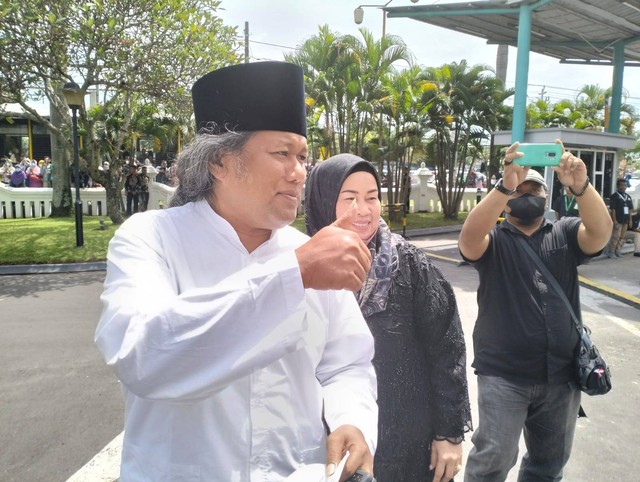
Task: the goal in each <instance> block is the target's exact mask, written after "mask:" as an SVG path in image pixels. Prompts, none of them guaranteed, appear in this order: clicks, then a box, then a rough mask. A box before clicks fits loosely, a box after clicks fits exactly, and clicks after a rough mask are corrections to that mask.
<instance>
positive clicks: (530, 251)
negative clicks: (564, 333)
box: [517, 236, 582, 335]
mask: <svg viewBox="0 0 640 482" xmlns="http://www.w3.org/2000/svg"><path fill="white" fill-rule="evenodd" d="M517 239H518V241H519V242H520V244H521V245H522V247H523V248H524V250H525V251H526V252H527V254H528V255H529V257H530V258H531V259H532V260H533V262H534V263H535V264H536V266H538V269H539V270H540V272H541V273H542V274H543V275H544V276H545V278H547V281H548V282H549V284H550V285H551V287H552V288H553V289H554V290H555V291H556V293H557V294H558V296H560V299H561V300H562V301H563V302H564V304H565V306H566V307H567V310H569V314H570V315H571V319H572V320H573V322H574V323H575V325H576V330H578V334H579V335H582V323H580V320H578V317H577V316H576V313H575V312H574V311H573V307H572V306H571V303H569V300H568V299H567V295H565V294H564V290H563V289H562V288H561V287H560V285H559V284H558V281H557V280H556V278H555V276H553V275H552V274H551V272H550V271H549V269H548V268H547V267H546V265H545V264H544V262H543V261H542V260H541V259H540V256H538V254H537V253H536V252H535V251H534V250H533V248H531V246H529V243H528V242H527V240H526V239H524V238H523V237H522V236H517Z"/></svg>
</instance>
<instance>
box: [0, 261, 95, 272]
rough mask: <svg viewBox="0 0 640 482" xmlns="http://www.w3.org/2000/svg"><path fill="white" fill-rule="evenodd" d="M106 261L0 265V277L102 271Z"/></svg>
mask: <svg viewBox="0 0 640 482" xmlns="http://www.w3.org/2000/svg"><path fill="white" fill-rule="evenodd" d="M106 269H107V262H106V261H96V262H92V263H63V264H13V265H11V264H10V265H0V275H12V274H47V273H78V272H83V271H104V270H106Z"/></svg>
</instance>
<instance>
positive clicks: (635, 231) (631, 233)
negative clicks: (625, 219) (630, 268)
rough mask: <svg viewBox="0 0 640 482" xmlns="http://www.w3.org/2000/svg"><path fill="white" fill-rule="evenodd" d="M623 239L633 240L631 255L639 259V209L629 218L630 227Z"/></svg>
mask: <svg viewBox="0 0 640 482" xmlns="http://www.w3.org/2000/svg"><path fill="white" fill-rule="evenodd" d="M625 239H633V247H634V250H633V255H634V256H636V257H640V209H638V210H637V211H636V213H635V214H634V215H632V216H631V225H630V226H629V229H628V230H627V232H626V234H625Z"/></svg>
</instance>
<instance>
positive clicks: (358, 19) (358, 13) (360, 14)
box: [353, 7, 364, 25]
mask: <svg viewBox="0 0 640 482" xmlns="http://www.w3.org/2000/svg"><path fill="white" fill-rule="evenodd" d="M363 19H364V9H363V8H362V7H358V8H356V9H355V10H354V11H353V21H354V22H355V23H357V24H358V25H360V24H361V23H362V20H363Z"/></svg>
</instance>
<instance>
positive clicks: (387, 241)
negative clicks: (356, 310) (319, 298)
mask: <svg viewBox="0 0 640 482" xmlns="http://www.w3.org/2000/svg"><path fill="white" fill-rule="evenodd" d="M401 241H402V237H401V236H399V235H397V234H394V233H392V232H391V231H389V228H388V226H387V223H385V222H384V219H382V218H380V223H379V226H378V232H377V233H376V235H375V236H374V237H373V239H372V240H371V241H370V242H369V246H368V247H369V251H371V256H372V261H371V269H370V270H369V274H368V275H367V280H366V281H365V283H364V286H363V287H362V289H361V290H360V291H358V292H357V293H356V298H357V300H358V304H359V305H360V310H361V311H362V314H363V316H364V317H365V318H366V317H368V316H371V315H373V314H374V313H379V312H381V311H384V310H385V309H386V307H387V300H388V299H389V289H390V288H391V279H392V278H393V275H394V273H395V272H396V270H397V269H398V244H399V243H400V242H401Z"/></svg>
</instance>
